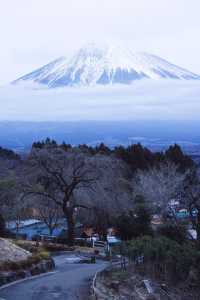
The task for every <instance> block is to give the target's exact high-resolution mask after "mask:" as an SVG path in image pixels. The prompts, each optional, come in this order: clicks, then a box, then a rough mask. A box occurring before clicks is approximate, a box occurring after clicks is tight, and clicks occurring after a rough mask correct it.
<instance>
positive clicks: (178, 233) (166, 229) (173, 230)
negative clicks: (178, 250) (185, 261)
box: [157, 223, 187, 244]
mask: <svg viewBox="0 0 200 300" xmlns="http://www.w3.org/2000/svg"><path fill="white" fill-rule="evenodd" d="M157 233H158V234H159V235H162V236H165V237H166V238H169V239H171V240H174V241H176V242H178V243H180V244H182V243H184V242H185V241H186V238H187V232H186V228H185V226H183V225H178V226H177V225H174V224H170V223H166V224H163V225H161V226H160V227H159V228H158V229H157Z"/></svg>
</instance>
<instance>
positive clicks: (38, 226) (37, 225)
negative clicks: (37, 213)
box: [7, 219, 67, 240]
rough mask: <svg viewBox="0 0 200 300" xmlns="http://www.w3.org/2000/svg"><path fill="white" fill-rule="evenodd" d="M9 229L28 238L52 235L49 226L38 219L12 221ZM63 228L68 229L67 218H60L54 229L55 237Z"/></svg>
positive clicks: (9, 223)
mask: <svg viewBox="0 0 200 300" xmlns="http://www.w3.org/2000/svg"><path fill="white" fill-rule="evenodd" d="M7 229H8V230H10V231H11V232H12V233H14V234H16V235H18V236H21V237H23V238H25V239H28V240H31V239H33V238H34V237H35V236H50V234H49V228H48V226H47V225H46V224H45V223H44V222H43V221H41V220H38V219H28V220H23V221H21V222H20V223H18V222H15V221H11V222H8V223H7ZM63 230H67V224H66V220H65V219H60V221H59V222H58V225H57V226H56V228H55V229H54V231H53V237H58V236H59V235H60V234H61V232H62V231H63Z"/></svg>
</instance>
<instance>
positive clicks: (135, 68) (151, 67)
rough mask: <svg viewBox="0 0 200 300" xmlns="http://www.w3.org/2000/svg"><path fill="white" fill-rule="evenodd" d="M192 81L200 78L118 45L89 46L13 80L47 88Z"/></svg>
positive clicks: (163, 60) (150, 56) (16, 82)
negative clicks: (70, 56) (156, 81)
mask: <svg viewBox="0 0 200 300" xmlns="http://www.w3.org/2000/svg"><path fill="white" fill-rule="evenodd" d="M165 78H170V79H179V80H180V79H181V80H196V79H198V80H199V79H200V76H199V75H197V74H195V73H193V72H190V71H188V70H186V69H184V68H181V67H178V66H176V65H174V64H172V63H170V62H168V61H167V60H165V59H163V58H160V57H158V56H156V55H153V54H149V53H146V52H133V51H132V50H129V49H127V48H122V47H119V46H103V47H99V46H97V45H95V44H89V45H87V46H86V47H83V48H81V49H79V50H78V51H77V52H76V53H75V54H74V56H73V57H72V58H67V57H65V56H61V57H60V58H58V59H56V60H54V61H52V62H50V63H49V64H46V65H44V66H43V67H41V68H39V69H36V70H35V71H33V72H31V73H29V74H27V75H25V76H22V77H20V78H19V79H17V80H15V81H14V82H12V83H14V84H18V83H22V82H32V83H38V84H42V85H45V86H47V87H49V88H56V87H63V86H93V85H113V84H131V83H132V82H134V81H135V80H140V79H154V80H155V79H165Z"/></svg>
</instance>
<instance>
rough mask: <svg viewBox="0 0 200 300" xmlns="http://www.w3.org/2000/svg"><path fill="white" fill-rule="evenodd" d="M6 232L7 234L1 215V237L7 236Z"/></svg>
mask: <svg viewBox="0 0 200 300" xmlns="http://www.w3.org/2000/svg"><path fill="white" fill-rule="evenodd" d="M5 232H6V224H5V220H4V217H3V216H2V214H0V236H1V237H3V236H4V235H5Z"/></svg>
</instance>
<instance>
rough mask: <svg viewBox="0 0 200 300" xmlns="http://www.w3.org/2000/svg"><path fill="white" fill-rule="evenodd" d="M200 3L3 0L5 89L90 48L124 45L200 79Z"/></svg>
mask: <svg viewBox="0 0 200 300" xmlns="http://www.w3.org/2000/svg"><path fill="white" fill-rule="evenodd" d="M199 12H200V1H199V0H17V1H15V0H14V1H13V0H6V1H5V0H0V37H1V46H0V47H1V48H0V49H1V52H0V53H1V55H0V66H1V67H0V84H4V83H7V82H10V81H12V80H14V79H16V78H18V77H19V76H21V75H24V74H26V73H27V72H30V71H32V70H33V69H35V68H38V67H40V66H42V65H44V64H46V63H48V62H49V61H51V60H54V59H55V58H57V57H60V56H63V55H66V56H68V55H71V54H72V53H73V51H74V50H75V49H77V48H79V47H81V46H82V45H83V44H85V43H87V42H91V41H92V42H93V41H94V42H96V43H98V42H109V43H112V42H113V43H115V42H117V44H119V43H121V44H124V45H127V46H129V47H131V48H132V49H133V50H136V51H146V52H150V53H153V54H156V55H159V56H161V57H163V58H165V59H167V60H169V61H171V62H173V63H175V64H178V65H180V66H182V67H184V68H187V69H189V70H191V71H193V72H196V73H199V74H200V60H199V53H200V39H199V36H200V18H199Z"/></svg>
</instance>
